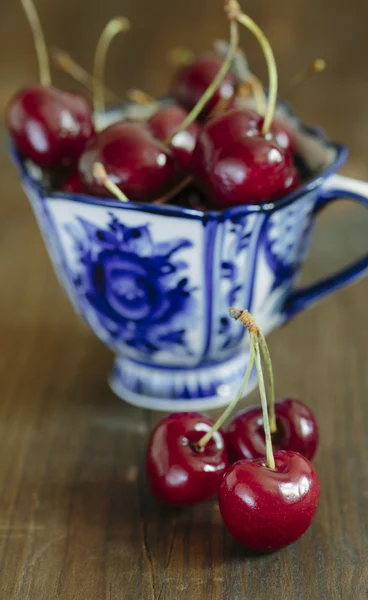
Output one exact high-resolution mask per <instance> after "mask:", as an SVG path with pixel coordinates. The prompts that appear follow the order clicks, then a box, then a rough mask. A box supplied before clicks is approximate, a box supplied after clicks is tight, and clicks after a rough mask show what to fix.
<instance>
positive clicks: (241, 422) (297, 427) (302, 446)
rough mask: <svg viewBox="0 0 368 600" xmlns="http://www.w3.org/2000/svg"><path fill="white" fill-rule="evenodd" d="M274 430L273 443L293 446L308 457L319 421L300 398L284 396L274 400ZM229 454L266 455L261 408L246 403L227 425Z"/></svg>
mask: <svg viewBox="0 0 368 600" xmlns="http://www.w3.org/2000/svg"><path fill="white" fill-rule="evenodd" d="M275 416H276V425H277V430H276V432H275V433H273V434H272V446H273V449H274V450H275V451H277V450H293V451H295V452H299V453H300V454H303V456H305V457H306V458H308V459H309V460H311V459H312V458H313V456H314V455H315V453H316V450H317V446H318V437H319V434H318V424H317V420H316V418H315V416H314V414H313V412H312V411H311V410H310V408H308V406H306V405H305V404H303V403H302V402H300V401H299V400H295V399H291V398H285V399H283V400H279V401H278V402H275ZM226 437H227V442H228V448H229V454H230V456H231V457H232V458H233V459H234V460H240V459H243V458H246V459H252V458H262V457H263V456H265V455H266V442H265V435H264V428H263V416H262V408H261V407H260V406H254V407H249V408H247V409H246V410H244V411H242V412H240V413H238V414H237V415H236V416H235V417H234V418H233V419H232V420H231V422H230V423H229V425H228V428H227V433H226Z"/></svg>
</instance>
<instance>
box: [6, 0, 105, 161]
mask: <svg viewBox="0 0 368 600" xmlns="http://www.w3.org/2000/svg"><path fill="white" fill-rule="evenodd" d="M21 3H22V6H23V9H24V12H25V15H26V17H27V19H28V22H29V25H30V28H31V31H32V35H33V39H34V45H35V49H36V53H37V58H38V65H39V72H40V84H38V85H34V86H33V87H31V88H26V89H23V90H21V91H20V92H18V93H17V94H16V95H15V96H14V98H13V99H12V100H11V101H10V103H9V106H8V108H7V112H6V121H7V126H8V129H9V131H10V134H11V137H12V139H13V142H14V144H15V146H16V148H17V149H18V150H19V152H21V153H22V154H24V155H25V156H26V157H27V158H29V159H30V160H32V161H33V162H34V163H36V164H37V165H39V166H40V167H58V168H59V169H60V168H63V167H65V166H70V165H73V164H75V163H76V162H77V161H78V158H79V157H80V155H81V154H82V152H83V150H84V148H85V146H86V143H87V142H88V140H90V139H91V138H92V136H93V135H94V127H93V121H92V110H91V108H90V106H89V104H88V102H87V101H86V100H85V99H84V98H83V97H82V96H78V95H76V94H69V93H67V92H63V91H61V90H58V89H57V88H55V87H53V86H52V85H51V74H50V61H49V57H48V52H47V46H46V42H45V39H44V36H43V31H42V27H41V23H40V20H39V17H38V14H37V11H36V9H35V6H34V4H33V0H21Z"/></svg>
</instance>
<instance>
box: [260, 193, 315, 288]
mask: <svg viewBox="0 0 368 600" xmlns="http://www.w3.org/2000/svg"><path fill="white" fill-rule="evenodd" d="M313 207H314V197H312V198H307V197H306V198H304V199H303V203H302V204H301V203H300V202H299V203H296V204H291V205H290V206H287V207H286V208H284V209H283V210H280V211H275V212H274V213H272V215H271V216H270V218H269V220H268V223H267V229H266V235H265V242H266V243H265V248H266V254H267V259H268V262H269V264H270V266H271V268H272V271H273V272H274V274H275V280H274V284H273V290H274V289H276V288H277V287H279V285H281V284H282V283H283V282H285V280H291V279H292V277H293V276H294V275H295V273H296V272H297V271H298V269H299V268H300V265H301V264H302V262H303V261H304V258H305V256H306V253H307V249H308V246H309V239H310V234H311V230H312V224H313V221H312V214H313Z"/></svg>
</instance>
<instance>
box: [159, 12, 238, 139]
mask: <svg viewBox="0 0 368 600" xmlns="http://www.w3.org/2000/svg"><path fill="white" fill-rule="evenodd" d="M238 45H239V27H238V24H237V22H236V21H235V20H231V21H230V43H229V49H228V52H227V56H226V58H225V60H224V62H223V64H222V66H221V69H220V70H219V71H218V73H217V75H216V77H215V78H214V79H213V81H212V82H211V84H210V85H209V86H208V88H207V89H206V91H205V92H204V94H203V95H202V96H201V98H200V99H199V100H198V102H197V104H196V105H195V107H194V108H193V109H192V110H191V111H190V113H189V114H188V115H187V117H186V118H185V119H184V121H183V122H182V123H181V124H180V127H179V128H178V129H177V130H176V131H175V133H174V135H172V136H171V138H170V139H169V140H168V143H170V142H171V140H172V139H173V138H174V137H175V136H176V135H177V134H178V133H180V132H181V131H184V130H185V129H187V128H188V127H189V125H190V124H191V123H193V121H195V120H196V118H197V117H198V115H199V114H200V112H201V111H202V110H203V108H204V107H205V106H206V104H207V102H208V101H209V100H210V99H211V98H212V96H213V94H214V92H215V91H216V89H217V88H218V86H219V85H220V83H221V81H222V80H223V78H224V77H225V75H226V73H227V72H228V70H229V69H230V67H231V64H232V60H233V57H234V54H235V52H236V50H237V48H238Z"/></svg>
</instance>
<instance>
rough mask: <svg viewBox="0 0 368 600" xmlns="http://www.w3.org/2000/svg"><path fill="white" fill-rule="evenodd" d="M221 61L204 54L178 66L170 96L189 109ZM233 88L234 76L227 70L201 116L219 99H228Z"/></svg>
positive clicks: (207, 113)
mask: <svg viewBox="0 0 368 600" xmlns="http://www.w3.org/2000/svg"><path fill="white" fill-rule="evenodd" d="M222 63H223V61H222V60H221V59H220V58H219V57H218V56H216V55H214V54H204V55H202V56H199V57H198V58H196V59H195V60H194V62H192V63H190V64H189V65H186V66H184V67H182V68H180V69H179V70H178V71H177V72H176V74H175V76H174V80H173V82H172V86H171V94H172V96H173V97H174V98H175V100H176V101H177V102H178V103H179V104H181V105H182V106H184V108H186V109H188V110H191V109H192V108H193V107H194V106H195V105H196V104H197V102H198V100H199V99H200V98H201V96H202V95H203V94H204V92H205V91H206V90H207V88H208V87H209V85H210V84H211V82H212V81H213V79H214V78H215V77H216V75H217V73H218V72H219V70H220V68H221V66H222ZM235 89H236V80H235V77H234V75H233V74H232V73H231V72H228V73H227V74H226V75H225V77H224V78H223V80H222V82H221V84H220V85H219V87H218V88H217V90H216V91H215V93H214V94H213V96H212V98H211V99H210V100H209V101H208V102H207V104H206V106H205V108H204V109H203V111H202V112H201V115H200V116H201V118H204V117H206V116H208V115H209V114H210V113H211V111H212V110H213V109H214V108H215V106H217V104H218V103H219V102H220V100H230V98H232V96H233V95H234V93H235Z"/></svg>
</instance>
